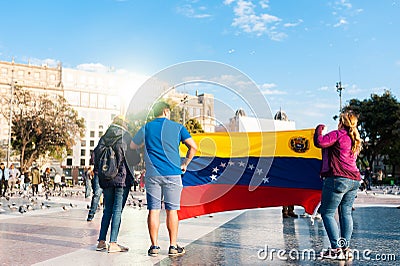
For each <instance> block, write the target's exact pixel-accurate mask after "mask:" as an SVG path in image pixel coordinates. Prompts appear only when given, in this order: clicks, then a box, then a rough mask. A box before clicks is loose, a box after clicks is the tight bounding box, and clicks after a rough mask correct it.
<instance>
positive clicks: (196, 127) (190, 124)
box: [185, 118, 204, 134]
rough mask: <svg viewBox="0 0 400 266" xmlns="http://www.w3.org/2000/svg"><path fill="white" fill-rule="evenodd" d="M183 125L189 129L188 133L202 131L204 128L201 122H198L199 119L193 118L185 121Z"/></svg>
mask: <svg viewBox="0 0 400 266" xmlns="http://www.w3.org/2000/svg"><path fill="white" fill-rule="evenodd" d="M185 127H186V129H187V130H188V131H189V133H190V134H196V133H204V130H203V128H202V126H201V124H200V123H199V121H197V120H196V119H194V118H191V119H189V120H188V121H186V123H185Z"/></svg>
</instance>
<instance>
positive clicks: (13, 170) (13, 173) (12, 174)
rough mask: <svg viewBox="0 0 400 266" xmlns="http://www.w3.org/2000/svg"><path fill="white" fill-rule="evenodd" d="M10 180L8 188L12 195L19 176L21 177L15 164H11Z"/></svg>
mask: <svg viewBox="0 0 400 266" xmlns="http://www.w3.org/2000/svg"><path fill="white" fill-rule="evenodd" d="M9 173H10V178H9V179H8V187H9V189H10V192H11V193H12V191H13V189H14V187H15V185H16V184H17V181H18V179H19V176H20V175H21V172H20V171H19V170H18V169H17V168H15V166H14V164H10V169H9Z"/></svg>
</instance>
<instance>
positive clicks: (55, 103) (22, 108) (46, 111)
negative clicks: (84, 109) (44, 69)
mask: <svg viewBox="0 0 400 266" xmlns="http://www.w3.org/2000/svg"><path fill="white" fill-rule="evenodd" d="M12 118H13V119H12V147H13V149H14V150H17V151H19V153H20V158H21V166H22V169H27V168H28V167H29V166H30V165H31V164H32V162H33V161H34V160H36V159H37V158H38V157H39V156H40V155H45V154H53V155H55V154H58V157H60V156H61V155H60V154H61V153H62V152H64V151H65V150H66V149H70V148H71V147H72V146H73V145H74V144H75V142H74V139H75V138H76V137H82V136H83V132H84V129H85V123H84V119H83V118H79V117H78V113H77V112H76V111H75V110H74V109H73V108H72V107H71V106H70V105H69V104H68V102H67V101H66V100H65V98H64V97H62V96H60V95H48V94H40V95H37V94H35V93H34V92H33V91H31V90H28V89H25V88H22V87H15V90H14V100H13V116H12ZM56 157H57V156H56Z"/></svg>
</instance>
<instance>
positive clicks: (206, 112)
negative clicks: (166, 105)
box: [164, 89, 215, 132]
mask: <svg viewBox="0 0 400 266" xmlns="http://www.w3.org/2000/svg"><path fill="white" fill-rule="evenodd" d="M164 98H165V99H170V100H172V101H173V102H175V103H176V104H177V105H179V107H181V108H182V109H183V117H182V121H181V122H182V124H185V122H186V121H187V120H189V119H192V118H193V119H196V120H197V121H198V122H199V123H200V124H201V127H202V128H203V130H204V132H215V113H214V95H212V94H207V93H202V94H199V93H198V92H196V94H195V95H190V94H187V93H179V92H177V91H176V90H175V89H173V90H171V91H169V92H168V93H167V94H166V95H165V96H164Z"/></svg>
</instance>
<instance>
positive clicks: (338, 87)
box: [336, 81, 344, 112]
mask: <svg viewBox="0 0 400 266" xmlns="http://www.w3.org/2000/svg"><path fill="white" fill-rule="evenodd" d="M342 90H344V88H343V87H342V82H341V81H339V82H336V91H337V92H338V93H339V112H342Z"/></svg>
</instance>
